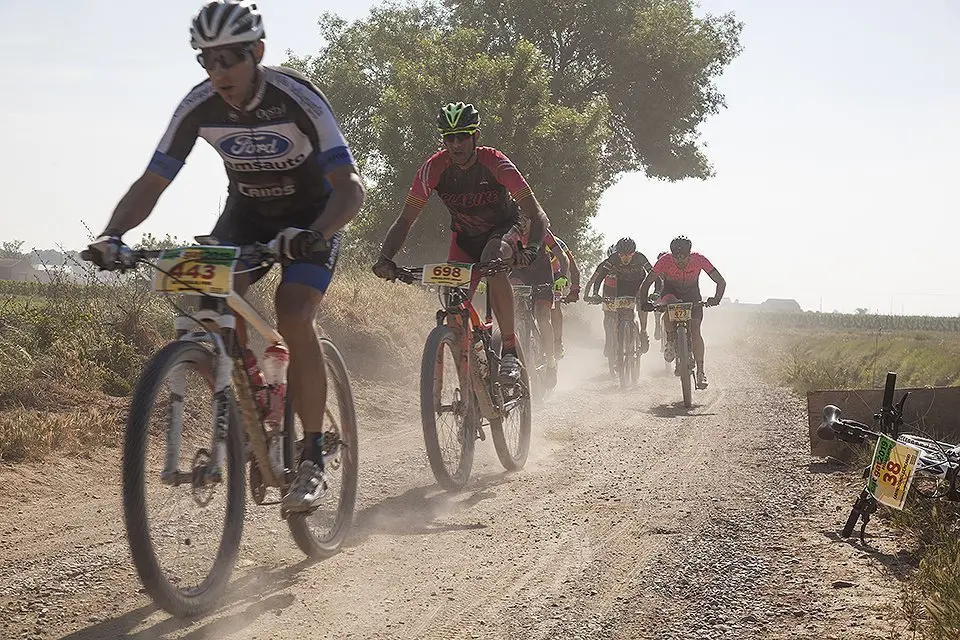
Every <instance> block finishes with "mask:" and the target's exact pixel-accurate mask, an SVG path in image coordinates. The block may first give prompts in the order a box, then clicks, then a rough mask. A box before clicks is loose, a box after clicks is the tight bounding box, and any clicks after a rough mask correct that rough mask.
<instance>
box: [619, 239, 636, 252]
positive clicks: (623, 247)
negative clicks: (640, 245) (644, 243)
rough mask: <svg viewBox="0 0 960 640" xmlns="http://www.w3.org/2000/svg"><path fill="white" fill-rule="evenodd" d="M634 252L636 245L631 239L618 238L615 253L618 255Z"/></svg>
mask: <svg viewBox="0 0 960 640" xmlns="http://www.w3.org/2000/svg"><path fill="white" fill-rule="evenodd" d="M636 250H637V243H636V242H634V241H633V238H620V239H619V240H617V253H619V254H620V255H626V254H628V253H633V252H634V251H636Z"/></svg>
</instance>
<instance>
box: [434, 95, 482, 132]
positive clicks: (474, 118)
mask: <svg viewBox="0 0 960 640" xmlns="http://www.w3.org/2000/svg"><path fill="white" fill-rule="evenodd" d="M437 128H438V129H440V135H447V134H448V133H470V134H474V133H476V132H477V129H479V128H480V112H479V111H477V108H476V107H474V106H473V105H472V104H469V103H467V104H464V103H463V102H451V103H449V104H447V105H445V106H444V107H443V108H441V109H440V113H439V115H438V116H437Z"/></svg>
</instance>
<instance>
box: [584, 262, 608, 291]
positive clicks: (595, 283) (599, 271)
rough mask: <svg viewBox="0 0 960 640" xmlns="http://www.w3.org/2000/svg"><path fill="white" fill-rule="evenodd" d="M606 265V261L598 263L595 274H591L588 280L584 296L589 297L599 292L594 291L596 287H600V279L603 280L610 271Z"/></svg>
mask: <svg viewBox="0 0 960 640" xmlns="http://www.w3.org/2000/svg"><path fill="white" fill-rule="evenodd" d="M604 265H605V263H603V262H601V263H600V264H598V265H597V268H596V269H594V271H593V275H592V276H590V279H589V280H587V287H586V293H585V294H584V297H586V298H589V297H592V296H594V295H596V294H597V293H598V291H594V289H597V290H599V289H600V281H601V280H603V278H604V276H606V275H607V272H608V270H607V268H606V267H605V266H604Z"/></svg>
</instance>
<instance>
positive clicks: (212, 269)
mask: <svg viewBox="0 0 960 640" xmlns="http://www.w3.org/2000/svg"><path fill="white" fill-rule="evenodd" d="M239 257H240V248H239V247H205V246H199V247H177V248H176V249H166V250H165V251H164V252H163V253H161V254H160V257H159V258H157V262H156V265H157V270H156V271H154V275H153V290H154V291H158V292H161V293H205V294H207V295H210V296H217V297H226V296H229V295H230V293H231V292H232V291H233V267H234V265H235V264H236V263H237V260H238V259H239Z"/></svg>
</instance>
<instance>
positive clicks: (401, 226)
mask: <svg viewBox="0 0 960 640" xmlns="http://www.w3.org/2000/svg"><path fill="white" fill-rule="evenodd" d="M421 211H423V207H422V206H417V205H416V204H413V203H411V202H409V201H407V203H406V204H405V205H403V211H401V212H400V215H399V216H397V219H396V220H394V221H393V224H392V225H390V230H389V231H388V232H387V237H386V238H385V239H384V241H383V246H382V247H380V255H382V256H383V257H384V258H389V259H391V260H392V259H393V256H395V255H397V251H400V247H402V246H403V243H404V242H405V241H406V240H407V234H409V233H410V227H412V226H413V223H414V222H416V221H417V218H418V217H420V212H421Z"/></svg>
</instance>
